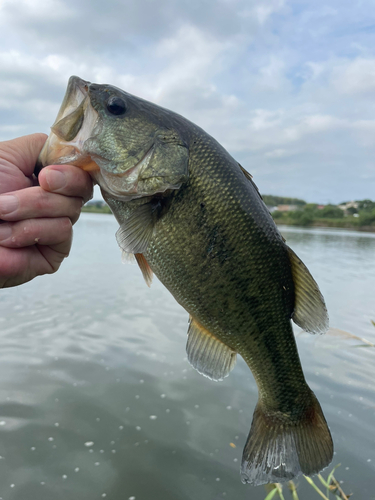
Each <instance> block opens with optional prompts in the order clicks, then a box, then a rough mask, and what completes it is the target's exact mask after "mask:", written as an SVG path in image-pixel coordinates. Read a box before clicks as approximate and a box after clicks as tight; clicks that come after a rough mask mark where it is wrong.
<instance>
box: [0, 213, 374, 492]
mask: <svg viewBox="0 0 375 500" xmlns="http://www.w3.org/2000/svg"><path fill="white" fill-rule="evenodd" d="M116 229H117V223H116V222H115V220H114V218H113V217H112V216H110V215H101V214H99V215H94V214H83V215H82V217H81V219H80V221H79V222H78V223H77V225H76V226H75V238H74V245H73V249H72V252H71V256H70V257H69V259H67V260H66V262H65V263H64V264H63V267H62V269H61V270H60V271H59V272H58V273H57V274H56V275H53V276H45V277H42V278H38V279H36V280H34V281H33V282H31V283H28V284H26V285H23V286H21V287H17V288H14V289H5V290H1V291H0V366H1V377H0V498H1V499H2V500H60V499H61V500H95V499H98V500H100V499H103V498H106V499H107V500H128V499H130V500H134V499H136V500H188V499H189V500H219V499H231V500H245V499H246V500H248V499H254V500H258V499H259V500H261V499H264V497H265V496H266V493H265V489H264V487H262V486H261V487H257V488H254V487H251V486H249V485H243V484H242V483H241V481H240V474H239V467H240V462H241V455H242V448H243V445H244V442H245V440H246V437H247V434H248V431H249V428H250V423H251V419H252V413H253V410H254V407H255V404H256V401H257V389H256V385H255V382H254V380H253V378H252V375H251V373H250V371H249V369H248V368H247V366H246V365H245V363H244V362H243V361H242V359H239V361H238V363H237V366H236V368H235V369H234V371H233V372H232V373H231V375H230V376H229V377H228V378H227V379H225V381H223V382H220V383H215V382H212V381H210V380H208V379H206V378H203V377H202V376H201V375H199V374H198V373H197V372H195V370H194V369H192V368H191V367H190V365H189V364H188V362H187V361H186V356H185V343H186V331H187V320H188V318H187V313H186V312H185V311H184V310H183V309H182V308H181V307H180V306H179V305H178V304H177V303H176V302H175V301H174V299H173V297H172V296H171V295H170V294H169V292H167V290H166V289H165V288H164V287H163V286H162V285H161V284H160V283H159V282H158V281H157V280H154V283H153V285H152V287H151V289H148V288H147V286H146V285H145V283H144V281H143V278H142V277H141V273H140V271H139V270H138V268H137V266H135V265H122V264H121V258H120V251H119V249H118V247H117V244H116V241H115V238H114V233H115V231H116ZM281 230H282V233H283V234H284V236H285V237H286V239H287V241H288V243H289V245H290V246H291V247H292V248H293V249H294V250H295V251H296V253H297V254H298V255H299V256H300V257H301V258H302V259H303V260H304V261H305V263H306V264H307V265H308V267H309V269H310V270H311V272H312V273H313V275H314V277H315V278H316V280H317V281H318V283H319V284H320V287H321V290H322V292H323V294H324V296H325V298H326V302H327V305H328V309H329V313H330V318H331V325H332V326H335V327H337V328H341V329H343V330H346V331H349V332H351V333H353V334H356V335H359V336H361V337H365V338H367V339H368V340H370V341H373V342H375V328H374V326H373V325H372V324H371V319H375V294H374V289H375V235H374V234H367V233H358V232H347V231H341V230H321V229H319V230H317V229H297V228H281ZM297 335H298V338H297V343H298V348H299V352H300V356H301V360H302V364H303V367H304V371H305V374H306V378H307V380H308V382H309V384H310V386H311V388H312V389H313V390H314V392H315V393H316V394H317V396H318V398H319V400H320V403H321V405H322V407H323V409H324V413H325V416H326V418H327V420H328V423H329V425H330V428H331V431H332V435H333V439H334V442H335V450H336V452H335V456H334V461H333V465H336V464H338V463H341V464H342V465H341V467H340V468H339V469H338V470H337V471H336V477H337V479H338V480H340V481H342V487H343V489H344V491H345V492H346V493H354V494H355V497H354V498H360V499H362V498H363V499H364V498H366V499H367V500H369V499H375V488H374V484H375V481H374V478H375V381H374V380H375V349H373V348H371V347H370V348H359V347H355V346H357V345H358V344H359V343H360V342H358V341H355V340H348V339H344V338H340V337H336V336H330V335H326V336H312V335H308V334H301V335H300V334H298V333H297ZM331 468H332V467H331V466H330V468H329V469H328V471H329V470H331ZM324 474H325V475H327V471H325V472H324ZM297 483H298V485H299V492H300V499H301V500H302V499H303V500H310V499H311V500H313V499H317V498H319V497H318V495H317V494H316V492H314V491H313V490H312V489H311V487H310V486H308V485H307V483H306V481H305V479H304V478H299V480H298V481H297ZM287 498H290V495H289V493H288V492H287V491H286V499H287Z"/></svg>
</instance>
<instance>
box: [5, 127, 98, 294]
mask: <svg viewBox="0 0 375 500" xmlns="http://www.w3.org/2000/svg"><path fill="white" fill-rule="evenodd" d="M46 139H47V136H46V135H45V134H32V135H28V136H24V137H19V138H17V139H13V140H11V141H5V142H0V288H5V287H10V286H16V285H20V284H22V283H26V282H27V281H30V280H32V279H33V278H35V277H36V276H40V275H42V274H49V273H54V272H56V271H57V270H58V268H59V267H60V264H61V262H62V261H63V260H64V258H65V257H67V256H68V255H69V251H70V247H71V243H72V234H73V232H72V224H74V223H75V222H76V221H77V220H78V217H79V215H80V212H81V208H82V205H83V203H85V202H86V201H88V200H89V199H90V198H91V197H92V190H93V185H92V181H91V178H90V176H89V174H88V173H87V172H84V171H83V170H81V169H79V168H77V167H74V166H71V165H53V166H49V167H45V168H44V169H42V171H41V172H40V174H39V177H38V181H39V185H37V181H36V179H35V177H33V171H34V167H35V163H36V160H37V157H38V155H39V152H40V150H41V149H42V147H43V145H44V143H45V141H46Z"/></svg>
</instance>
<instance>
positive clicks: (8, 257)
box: [0, 239, 71, 288]
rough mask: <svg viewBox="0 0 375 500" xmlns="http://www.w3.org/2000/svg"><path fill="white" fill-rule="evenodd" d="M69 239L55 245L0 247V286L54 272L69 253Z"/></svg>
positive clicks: (24, 281) (15, 284) (7, 285)
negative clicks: (15, 247)
mask: <svg viewBox="0 0 375 500" xmlns="http://www.w3.org/2000/svg"><path fill="white" fill-rule="evenodd" d="M70 246H71V239H70V241H69V240H68V241H65V242H64V243H62V244H61V243H60V244H57V245H55V246H42V245H33V246H29V247H24V248H17V249H11V248H4V247H0V288H5V287H10V286H17V285H21V284H22V283H26V282H27V281H30V280H32V279H33V278H35V277H36V276H42V275H43V274H51V273H54V272H56V271H57V270H58V269H59V267H60V265H61V263H62V261H63V260H64V258H65V257H66V256H67V255H68V254H69V250H70Z"/></svg>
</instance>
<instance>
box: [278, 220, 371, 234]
mask: <svg viewBox="0 0 375 500" xmlns="http://www.w3.org/2000/svg"><path fill="white" fill-rule="evenodd" d="M274 222H275V223H276V225H277V226H290V227H300V228H303V229H308V228H311V227H321V228H326V229H345V230H346V231H360V232H362V233H375V226H354V225H352V224H350V223H348V224H346V225H345V224H340V223H338V224H334V223H323V222H320V221H316V222H312V223H311V224H308V225H306V226H303V225H301V224H292V223H291V222H285V221H281V220H275V219H274Z"/></svg>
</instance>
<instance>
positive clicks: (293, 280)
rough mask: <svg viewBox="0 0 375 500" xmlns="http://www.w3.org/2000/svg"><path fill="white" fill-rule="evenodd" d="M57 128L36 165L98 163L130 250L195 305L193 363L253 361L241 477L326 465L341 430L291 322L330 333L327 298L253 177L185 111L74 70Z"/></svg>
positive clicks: (214, 369) (97, 176)
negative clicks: (318, 392)
mask: <svg viewBox="0 0 375 500" xmlns="http://www.w3.org/2000/svg"><path fill="white" fill-rule="evenodd" d="M51 130H52V131H51V134H50V136H49V138H48V140H47V142H46V144H45V146H44V148H43V150H42V152H41V155H40V158H39V165H38V168H41V167H43V166H46V165H50V164H73V165H77V166H78V167H81V168H83V169H85V170H88V171H89V172H90V174H91V175H92V177H93V179H94V180H95V182H97V183H98V184H99V186H100V187H101V191H102V194H103V197H104V199H105V200H106V201H107V203H108V205H109V206H110V208H111V210H112V212H113V213H114V215H115V217H116V219H117V220H118V222H119V224H120V228H119V230H118V232H117V234H116V237H117V241H118V243H119V246H120V247H121V249H122V250H123V252H125V253H127V254H132V255H134V256H135V258H136V259H137V262H138V264H139V266H140V268H141V271H142V273H143V276H144V277H145V280H146V283H147V284H150V283H151V279H152V276H153V273H155V275H156V276H157V277H158V278H159V280H160V281H161V282H162V283H163V284H164V285H165V286H166V287H167V288H168V290H169V291H170V292H171V293H172V295H173V296H174V297H175V299H176V300H177V301H178V302H179V303H180V304H181V305H182V306H183V307H184V308H185V309H186V311H187V312H188V313H189V315H190V322H189V329H188V340H187V347H186V349H187V356H188V360H189V362H190V363H191V364H192V365H193V366H194V367H195V368H196V369H197V370H198V372H200V373H202V374H203V375H205V376H206V377H209V378H211V379H213V380H222V379H223V378H224V377H226V376H227V375H228V374H229V372H230V371H231V370H232V369H233V367H234V365H235V363H236V356H237V354H240V355H241V356H242V357H243V359H244V360H245V361H246V363H247V364H248V366H249V368H250V369H251V371H252V373H253V375H254V378H255V380H256V383H257V385H258V389H259V400H258V403H257V406H256V409H255V411H254V415H253V421H252V424H251V429H250V434H249V437H248V439H247V442H246V444H245V448H244V451H243V459H242V466H241V478H242V481H243V482H244V483H251V484H253V485H260V484H264V483H268V482H281V481H287V480H290V479H292V478H293V477H295V476H297V475H298V474H300V473H303V474H306V475H311V474H314V473H317V472H319V471H320V470H321V469H323V468H324V467H326V466H327V465H328V464H329V463H330V462H331V459H332V455H333V444H332V439H331V435H330V432H329V429H328V426H327V423H326V420H325V418H324V415H323V412H322V410H321V407H320V405H319V402H318V400H317V399H316V397H315V395H314V393H313V392H312V391H311V389H310V388H309V386H308V385H307V383H306V381H305V377H304V375H303V371H302V368H301V364H300V360H299V356H298V352H297V347H296V343H295V339H294V335H293V331H292V326H291V319H293V321H294V322H295V323H296V324H297V325H299V326H300V327H301V328H303V329H304V330H306V331H309V332H311V333H324V332H325V331H326V330H327V328H328V315H327V311H326V307H325V304H324V299H323V297H322V295H321V293H320V291H319V288H318V285H317V284H316V282H315V281H314V279H313V278H312V276H311V274H310V273H309V271H308V269H307V268H306V266H305V265H304V264H303V263H302V262H301V260H300V259H299V258H298V257H297V256H296V255H295V253H294V252H293V251H292V250H291V249H290V248H289V247H288V246H287V245H286V243H285V241H284V240H283V238H282V237H281V235H280V233H279V231H278V230H277V227H276V226H275V224H274V222H273V220H272V218H271V216H270V214H269V212H268V210H267V207H266V206H265V204H264V203H263V201H262V198H261V196H260V194H259V192H258V190H257V188H256V186H255V184H254V183H253V181H252V177H251V175H250V174H248V173H247V171H246V170H244V169H243V168H242V167H241V166H240V165H239V164H238V163H237V162H236V161H235V160H234V159H233V158H232V157H231V156H230V155H229V153H228V152H227V151H226V150H225V149H224V148H223V147H222V146H221V145H220V144H219V143H218V142H216V140H215V139H213V138H212V137H211V136H209V135H208V134H207V133H205V132H204V131H203V130H202V129H201V128H199V127H198V126H196V125H194V124H193V123H191V122H189V121H188V120H186V119H185V118H183V117H181V116H179V115H178V114H176V113H173V112H171V111H169V110H167V109H163V108H161V107H159V106H157V105H155V104H152V103H150V102H147V101H144V100H143V99H140V98H138V97H135V96H133V95H130V94H128V93H126V92H124V91H122V90H120V89H118V88H116V87H113V86H111V85H98V84H95V83H90V82H86V81H84V80H81V79H80V78H78V77H71V78H70V80H69V84H68V88H67V92H66V95H65V98H64V100H63V103H62V106H61V109H60V111H59V113H58V116H57V119H56V121H55V123H54V125H53V126H52V129H51Z"/></svg>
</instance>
